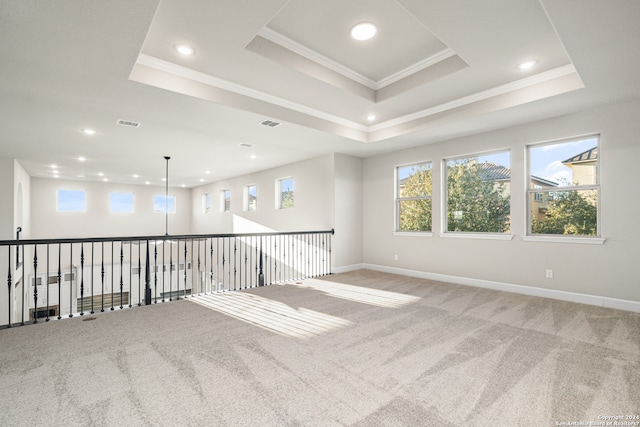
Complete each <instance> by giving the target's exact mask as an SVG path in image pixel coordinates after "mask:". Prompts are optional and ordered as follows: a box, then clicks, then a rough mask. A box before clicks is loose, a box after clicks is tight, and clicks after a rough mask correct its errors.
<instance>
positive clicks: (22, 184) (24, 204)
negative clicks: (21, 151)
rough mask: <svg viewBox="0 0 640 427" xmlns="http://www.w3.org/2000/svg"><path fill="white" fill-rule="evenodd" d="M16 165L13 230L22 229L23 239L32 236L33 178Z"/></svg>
mask: <svg viewBox="0 0 640 427" xmlns="http://www.w3.org/2000/svg"><path fill="white" fill-rule="evenodd" d="M13 164H14V189H13V190H14V199H13V200H14V215H13V218H14V219H13V225H14V227H13V229H14V232H15V230H16V228H17V227H21V228H22V232H21V233H20V238H21V239H29V238H30V236H31V176H29V174H28V173H27V171H26V170H24V168H23V167H22V165H21V164H20V163H19V162H18V161H17V160H14V161H13Z"/></svg>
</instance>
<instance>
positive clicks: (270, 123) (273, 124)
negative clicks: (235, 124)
mask: <svg viewBox="0 0 640 427" xmlns="http://www.w3.org/2000/svg"><path fill="white" fill-rule="evenodd" d="M260 124H261V125H265V126H269V127H272V128H274V127H276V126H280V125H281V124H282V123H280V122H275V121H273V120H269V119H264V120H263V121H261V122H260Z"/></svg>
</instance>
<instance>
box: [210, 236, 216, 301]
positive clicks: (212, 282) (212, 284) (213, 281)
mask: <svg viewBox="0 0 640 427" xmlns="http://www.w3.org/2000/svg"><path fill="white" fill-rule="evenodd" d="M216 242H217V241H216ZM209 247H210V248H211V255H210V256H211V263H210V264H211V277H210V278H211V286H212V287H213V286H214V283H215V279H214V276H213V237H212V238H211V240H210V241H209ZM216 247H217V243H216ZM215 287H216V291H217V290H218V285H217V284H215Z"/></svg>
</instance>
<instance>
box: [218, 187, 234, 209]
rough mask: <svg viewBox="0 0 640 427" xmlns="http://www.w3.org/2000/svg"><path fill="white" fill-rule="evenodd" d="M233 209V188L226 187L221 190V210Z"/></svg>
mask: <svg viewBox="0 0 640 427" xmlns="http://www.w3.org/2000/svg"><path fill="white" fill-rule="evenodd" d="M227 199H228V200H229V205H228V206H227ZM230 211H231V190H229V189H225V190H220V212H221V213H225V212H230Z"/></svg>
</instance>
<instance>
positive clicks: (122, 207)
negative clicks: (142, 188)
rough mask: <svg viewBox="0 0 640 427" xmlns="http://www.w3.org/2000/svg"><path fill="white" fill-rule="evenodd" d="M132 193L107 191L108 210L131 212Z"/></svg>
mask: <svg viewBox="0 0 640 427" xmlns="http://www.w3.org/2000/svg"><path fill="white" fill-rule="evenodd" d="M133 210H134V209H133V193H109V211H110V212H113V213H133Z"/></svg>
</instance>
